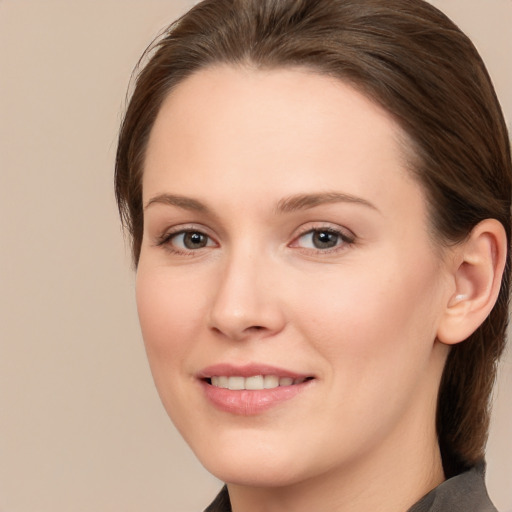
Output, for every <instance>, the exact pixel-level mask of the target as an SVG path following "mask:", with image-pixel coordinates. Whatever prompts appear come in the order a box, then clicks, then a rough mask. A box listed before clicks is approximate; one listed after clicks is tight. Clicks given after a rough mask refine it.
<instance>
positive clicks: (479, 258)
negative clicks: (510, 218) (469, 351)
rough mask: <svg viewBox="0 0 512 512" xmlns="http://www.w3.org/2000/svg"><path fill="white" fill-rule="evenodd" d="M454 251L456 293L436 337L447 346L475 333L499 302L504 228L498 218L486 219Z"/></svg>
mask: <svg viewBox="0 0 512 512" xmlns="http://www.w3.org/2000/svg"><path fill="white" fill-rule="evenodd" d="M455 254H456V263H455V265H454V269H453V278H454V283H455V292H454V293H453V294H452V295H451V296H450V297H449V300H448V302H447V305H446V309H445V312H444V315H443V317H442V319H441V322H440V325H439V328H438V332H437V339H438V340H439V341H441V342H442V343H445V344H448V345H454V344H456V343H459V342H461V341H464V340H465V339H466V338H468V337H469V336H470V335H471V334H472V333H473V332H475V331H476V329H478V327H479V326H480V325H481V324H482V323H483V321H484V320H485V319H486V318H487V316H488V315H489V313H490V312H491V310H492V308H493V307H494V304H495V303H496V300H497V298H498V294H499V291H500V286H501V278H502V275H503V270H504V267H505V261H506V255H507V236H506V233H505V229H504V228H503V226H502V224H501V223H500V222H498V221H497V220H495V219H486V220H483V221H482V222H480V223H479V224H477V225H476V226H475V227H474V228H473V230H472V231H471V233H470V235H469V237H468V238H467V239H466V240H464V242H462V243H460V244H459V245H458V246H457V247H456V248H455Z"/></svg>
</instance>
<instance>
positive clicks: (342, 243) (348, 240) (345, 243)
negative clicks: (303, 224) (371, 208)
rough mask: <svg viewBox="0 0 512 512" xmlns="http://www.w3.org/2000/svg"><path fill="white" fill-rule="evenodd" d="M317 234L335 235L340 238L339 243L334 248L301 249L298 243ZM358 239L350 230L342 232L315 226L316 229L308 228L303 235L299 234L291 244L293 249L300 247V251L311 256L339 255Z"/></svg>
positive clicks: (328, 227)
mask: <svg viewBox="0 0 512 512" xmlns="http://www.w3.org/2000/svg"><path fill="white" fill-rule="evenodd" d="M315 233H327V234H329V235H335V236H337V237H338V240H337V243H336V245H335V246H334V247H329V248H323V249H321V248H305V247H299V246H298V245H295V244H297V242H298V241H299V240H300V239H301V238H303V237H305V236H306V235H311V236H313V235H314V234H315ZM355 240H356V237H355V235H354V234H353V233H351V232H348V230H342V229H340V228H333V227H330V226H325V225H321V226H314V227H308V228H307V229H304V231H303V232H302V233H299V235H297V236H296V237H295V238H294V240H293V242H292V243H291V244H290V246H291V247H298V248H299V249H302V250H303V251H307V252H308V253H309V254H311V252H313V254H333V253H337V252H339V251H344V250H346V249H348V247H350V246H351V245H353V244H354V243H355Z"/></svg>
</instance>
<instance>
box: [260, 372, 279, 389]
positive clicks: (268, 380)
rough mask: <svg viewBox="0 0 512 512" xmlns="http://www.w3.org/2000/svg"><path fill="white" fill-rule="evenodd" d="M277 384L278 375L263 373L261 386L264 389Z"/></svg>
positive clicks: (274, 386)
mask: <svg viewBox="0 0 512 512" xmlns="http://www.w3.org/2000/svg"><path fill="white" fill-rule="evenodd" d="M278 386H279V377H277V376H275V375H265V377H263V387H264V388H265V389H273V388H277V387H278Z"/></svg>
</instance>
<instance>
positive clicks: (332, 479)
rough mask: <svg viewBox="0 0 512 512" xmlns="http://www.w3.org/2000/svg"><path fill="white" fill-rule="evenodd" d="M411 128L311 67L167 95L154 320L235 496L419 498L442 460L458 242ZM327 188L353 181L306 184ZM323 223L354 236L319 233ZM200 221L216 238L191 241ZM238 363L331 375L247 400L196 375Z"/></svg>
mask: <svg viewBox="0 0 512 512" xmlns="http://www.w3.org/2000/svg"><path fill="white" fill-rule="evenodd" d="M405 139H406V137H405V136H404V134H403V133H401V131H400V129H399V127H398V126H397V125H396V123H395V122H394V120H393V119H392V118H391V117H390V116H389V115H388V114H387V113H386V112H385V111H383V110H382V109H381V108H379V107H378V106H376V105H375V104H373V103H372V102H370V101H369V100H368V99H366V98H365V97H364V96H363V95H361V94H360V93H358V92H357V91H355V90H354V89H352V88H351V87H349V86H347V85H345V84H343V83H342V82H340V81H337V80H333V79H330V78H327V77H324V76H320V75H317V74H315V73H313V72H309V71H307V70H300V69H293V70H273V71H261V70H254V69H249V68H231V67H223V66H217V67H212V68H209V69H205V70H202V71H199V72H197V73H196V74H195V75H193V76H192V77H190V78H188V79H187V80H186V81H184V82H182V83H181V84H180V85H179V86H178V87H177V88H176V89H175V90H174V91H173V92H172V93H171V94H170V95H169V96H168V98H167V99H166V101H165V102H164V104H163V106H162V109H161V111H160V113H159V115H158V117H157V120H156V123H155V125H154V127H153V130H152V132H151V136H150V140H149V144H148V149H147V155H146V161H145V167H144V176H143V198H144V204H145V205H146V208H145V215H144V238H143V243H142V251H141V257H140V262H139V266H138V271H137V285H136V292H137V305H138V311H139V317H140V323H141V327H142V333H143V337H144V341H145V345H146V350H147V354H148V358H149V362H150V366H151V370H152V373H153V376H154V379H155V383H156V386H157V388H158V391H159V394H160V396H161V399H162V402H163V404H164V406H165V408H166V410H167V412H168V413H169V415H170V417H171V419H172V420H173V422H174V423H175V425H176V426H177V428H178V429H179V430H180V432H181V433H182V435H183V437H184V438H185V440H186V441H187V442H188V443H189V444H190V446H191V447H192V449H193V450H194V452H195V453H196V455H197V456H198V458H199V459H200V460H201V462H202V463H203V464H204V465H205V467H206V468H207V469H208V470H209V471H211V472H212V473H213V474H214V475H216V476H217V477H218V478H220V479H222V480H224V481H226V482H228V488H229V492H230V496H231V500H232V505H233V510H234V511H235V512H239V511H242V510H243V511H244V512H253V511H267V512H268V511H270V512H272V511H277V510H283V509H284V510H293V511H297V512H301V511H306V510H307V511H311V510H325V511H336V510H343V511H363V510H379V511H383V512H385V511H387V510H389V511H397V510H406V509H407V508H408V507H410V506H411V505H412V504H414V503H415V502H416V501H417V500H418V499H419V498H421V497H422V496H423V495H424V494H425V493H426V492H428V491H429V490H430V489H432V488H434V487H435V486H436V485H438V484H439V483H440V482H441V481H442V480H443V479H444V475H443V472H442V466H441V460H440V456H439V449H438V445H437V439H436V433H435V424H434V423H435V421H434V420H435V407H436V396H437V390H438V387H439V382H440V378H441V374H442V369H443V365H444V362H445V359H446V356H447V353H448V346H447V345H446V344H443V343H440V342H439V341H438V339H437V335H438V331H439V329H441V328H442V327H443V322H444V321H445V317H446V308H447V304H450V301H453V300H454V299H453V297H455V296H456V294H457V289H456V286H457V285H456V278H455V276H454V271H453V269H454V263H453V262H454V259H455V258H454V255H453V254H452V253H451V252H449V251H448V250H441V249H440V247H439V246H438V245H437V244H436V243H435V242H434V241H433V239H432V235H431V234H430V232H429V219H428V215H427V205H426V201H425V195H424V192H423V190H422V188H421V186H420V185H419V184H418V183H417V182H416V181H415V180H414V179H413V178H412V177H411V175H410V173H409V171H408V170H407V168H406V164H405V158H404V146H403V144H404V142H403V141H404V140H405ZM324 193H336V194H344V195H345V196H350V200H346V197H344V198H343V197H342V198H340V197H337V198H336V200H332V201H327V202H320V203H319V204H316V205H311V204H309V205H307V207H301V208H298V207H297V206H298V205H297V204H293V201H290V198H293V197H295V196H297V195H302V194H324ZM164 194H168V195H173V196H180V198H181V197H184V198H188V199H187V200H186V201H183V200H182V199H180V201H176V199H174V200H172V201H169V200H165V199H163V196H162V195H164ZM354 198H356V199H355V200H354ZM189 199H193V200H194V201H195V202H191V201H190V200H189ZM324 199H325V197H324ZM331 199H332V197H331ZM340 199H342V200H340ZM286 201H287V202H286ZM197 202H199V203H200V205H201V207H199V205H198V204H197ZM283 202H286V205H287V208H281V209H280V208H279V206H281V207H283ZM293 206H294V207H293ZM303 206H304V205H303ZM325 229H330V230H336V231H338V232H340V233H341V234H342V235H340V236H338V235H335V234H334V235H332V236H333V239H334V241H335V246H334V247H332V248H329V249H325V248H318V247H315V245H314V240H313V239H312V236H311V231H312V230H317V231H316V233H318V232H319V231H322V230H325ZM183 230H192V231H194V232H198V233H202V234H203V235H204V236H205V238H203V240H204V241H205V243H206V245H205V246H204V247H198V248H192V249H190V248H188V249H187V248H186V247H185V246H184V238H183V235H182V232H183ZM180 233H181V234H180ZM172 234H174V235H172ZM171 235H172V236H171ZM194 247H195V246H194ZM221 362H229V363H232V364H246V363H250V362H258V363H266V364H271V365H275V366H279V367H282V368H287V369H290V370H293V371H296V372H299V373H303V374H307V375H311V376H314V380H313V381H312V382H311V385H309V386H308V387H307V389H305V390H304V391H303V392H302V393H300V394H299V395H297V396H296V397H295V398H293V399H291V400H288V401H286V402H284V403H282V404H280V405H279V406H277V407H274V408H272V409H270V410H268V411H266V412H264V413H262V414H258V415H255V416H240V415H236V414H230V413H228V412H225V411H220V410H219V409H217V408H216V407H214V406H213V405H212V404H211V403H210V402H209V401H208V400H207V399H206V398H205V395H204V393H203V389H202V386H201V384H200V381H199V380H198V378H197V374H198V372H200V371H201V370H202V369H203V368H204V367H206V366H208V365H212V364H216V363H221Z"/></svg>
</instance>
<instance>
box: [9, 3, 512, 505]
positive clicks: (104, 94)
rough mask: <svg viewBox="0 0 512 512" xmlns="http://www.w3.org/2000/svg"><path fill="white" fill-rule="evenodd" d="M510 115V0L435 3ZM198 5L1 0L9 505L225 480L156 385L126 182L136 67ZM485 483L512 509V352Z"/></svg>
mask: <svg viewBox="0 0 512 512" xmlns="http://www.w3.org/2000/svg"><path fill="white" fill-rule="evenodd" d="M434 3H435V4H436V5H438V6H440V7H441V8H442V9H443V10H444V11H445V12H446V13H447V14H449V15H450V16H451V17H452V18H453V19H454V20H455V21H456V22H458V23H459V25H460V26H461V27H462V28H463V29H464V30H465V31H466V32H467V33H468V34H469V35H470V37H472V39H473V40H474V42H475V43H476V45H477V46H478V48H479V49H480V51H481V53H482V54H483V57H484V60H486V62H487V63H488V67H489V69H490V72H491V75H492V77H493V79H494V81H495V85H496V88H497V91H498V95H499V97H500V99H501V102H502V105H503V107H504V109H505V111H506V115H507V118H508V119H509V120H511V119H512V65H511V57H510V56H511V55H512V30H511V27H512V1H511V0H437V1H435V2H434ZM192 4H193V2H192V1H191V0H174V1H173V0H144V1H143V0H138V1H135V0H122V1H120V0H89V1H78V0H74V1H69V0H60V1H58V0H0V290H1V292H0V510H2V511H3V512H81V511H83V512H86V511H87V512H90V511H96V512H135V511H137V512H140V511H151V512H164V511H167V512H168V511H172V512H180V511H182V512H192V511H198V510H202V508H203V507H204V506H205V505H206V504H207V503H208V502H209V500H210V499H211V498H212V497H213V496H214V494H215V493H216V491H217V489H218V487H219V483H218V482H217V481H216V480H215V479H214V478H213V477H211V476H210V475H208V474H207V473H206V472H205V471H204V470H203V469H202V468H201V466H200V465H199V463H198V462H196V461H195V459H194V457H193V455H192V454H191V452H190V450H189V449H188V447H186V446H185V445H184V443H183V441H182V440H181V439H180V437H179V435H178V434H177V433H176V431H175V430H174V428H173V427H172V425H171V423H170V421H169V420H168V418H167V416H166V414H165V412H164V410H163V408H162V406H161V405H160V402H159V399H158V397H157V393H156V391H155V389H154V386H153V383H152V380H151V376H150V373H149V369H148V366H147V363H146V359H145V354H144V348H143V344H142V341H141V336H140V332H139V327H138V324H137V318H136V311H135V305H134V284H133V283H134V276H133V273H132V271H131V270H130V266H129V259H128V256H127V251H125V247H124V242H123V237H122V234H121V231H120V227H119V220H118V217H117V211H116V207H115V202H114V195H113V189H112V173H113V160H114V152H115V145H116V132H117V129H118V125H119V121H120V118H121V113H122V110H123V106H124V95H125V91H126V88H127V85H128V80H129V77H130V73H131V70H132V68H133V66H134V64H135V63H136V61H137V59H138V57H139V55H140V54H141V52H142V51H143V50H144V48H145V47H146V45H147V44H148V43H149V42H150V41H151V40H152V38H153V37H154V36H155V35H156V34H157V33H158V32H159V31H160V29H161V28H163V27H164V26H165V25H166V24H168V23H169V22H170V21H172V20H173V19H174V18H175V17H176V16H177V15H178V14H179V13H182V12H183V11H184V10H185V9H186V8H188V7H190V6H191V5H192ZM488 482H489V489H490V493H491V495H492V497H493V498H494V501H495V502H496V504H497V505H498V506H499V507H500V508H501V510H502V512H507V511H512V357H510V356H508V359H507V360H506V361H505V362H504V363H503V365H502V371H501V379H500V383H499V388H498V393H497V399H496V406H495V414H494V423H493V429H492V435H491V439H490V443H489V450H488Z"/></svg>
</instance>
